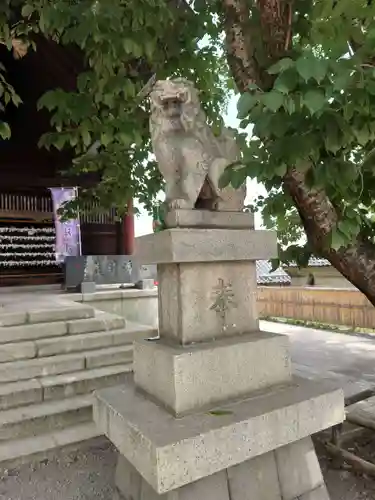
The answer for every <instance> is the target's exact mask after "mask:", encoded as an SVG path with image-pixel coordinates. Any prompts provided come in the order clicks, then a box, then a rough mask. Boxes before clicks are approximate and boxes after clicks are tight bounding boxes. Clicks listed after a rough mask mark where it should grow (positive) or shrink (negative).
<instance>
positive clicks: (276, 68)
mask: <svg viewBox="0 0 375 500" xmlns="http://www.w3.org/2000/svg"><path fill="white" fill-rule="evenodd" d="M294 64H295V63H294V61H293V59H290V57H285V58H284V59H280V61H278V62H277V63H276V64H273V65H272V66H271V67H270V68H268V70H267V71H268V73H269V74H270V75H277V74H279V73H282V72H283V71H286V70H287V69H289V68H293V67H294Z"/></svg>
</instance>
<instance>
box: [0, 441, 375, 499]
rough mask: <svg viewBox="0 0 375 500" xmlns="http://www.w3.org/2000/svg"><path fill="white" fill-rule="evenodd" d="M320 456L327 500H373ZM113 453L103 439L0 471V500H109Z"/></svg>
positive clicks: (369, 445)
mask: <svg viewBox="0 0 375 500" xmlns="http://www.w3.org/2000/svg"><path fill="white" fill-rule="evenodd" d="M361 451H363V453H364V455H365V457H366V458H370V457H371V458H372V456H374V455H375V445H374V443H373V440H371V442H370V441H367V442H366V443H365V444H364V448H363V449H362V450H361ZM318 453H319V454H320V459H321V464H322V469H323V472H324V475H325V478H326V483H327V486H328V489H329V492H330V495H331V500H374V499H375V481H373V480H372V479H370V478H366V477H363V476H358V475H355V474H353V473H352V472H350V471H349V470H345V469H342V468H341V469H335V468H333V466H332V463H331V461H330V460H329V459H328V458H327V457H326V456H324V453H322V451H321V450H320V449H318ZM115 462H116V453H115V450H114V449H113V447H112V446H111V444H110V443H109V442H108V441H105V440H104V439H102V438H101V439H96V440H92V441H90V442H89V443H87V444H86V445H85V446H84V447H82V448H81V449H80V451H78V452H77V451H75V452H72V451H65V450H61V451H60V452H59V453H58V454H56V457H55V458H53V459H51V460H47V459H46V460H42V461H35V462H33V463H31V464H27V465H22V466H21V467H18V468H16V469H11V470H8V471H4V470H3V471H1V470H0V473H1V472H2V476H1V477H0V498H1V500H95V499H98V500H112V496H113V492H114V490H113V474H114V468H115Z"/></svg>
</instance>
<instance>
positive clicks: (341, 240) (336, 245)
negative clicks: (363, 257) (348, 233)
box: [331, 229, 347, 250]
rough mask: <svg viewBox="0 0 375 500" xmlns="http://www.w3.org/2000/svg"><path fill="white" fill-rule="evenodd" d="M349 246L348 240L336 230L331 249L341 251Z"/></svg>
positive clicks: (332, 234) (332, 236) (332, 235)
mask: <svg viewBox="0 0 375 500" xmlns="http://www.w3.org/2000/svg"><path fill="white" fill-rule="evenodd" d="M346 244H347V239H346V238H345V235H343V234H342V233H341V232H340V231H339V230H337V229H334V230H333V231H332V233H331V248H332V249H333V250H339V249H340V248H341V247H344V246H345V245H346Z"/></svg>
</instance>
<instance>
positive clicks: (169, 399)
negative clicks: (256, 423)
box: [134, 331, 292, 415]
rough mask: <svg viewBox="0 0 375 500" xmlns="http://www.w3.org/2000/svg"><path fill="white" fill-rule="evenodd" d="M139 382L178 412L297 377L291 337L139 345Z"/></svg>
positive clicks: (136, 355)
mask: <svg viewBox="0 0 375 500" xmlns="http://www.w3.org/2000/svg"><path fill="white" fill-rule="evenodd" d="M134 372H135V383H136V385H137V386H138V387H140V388H141V389H142V390H143V391H145V392H147V393H148V394H150V395H152V398H154V399H155V400H157V401H159V402H161V404H162V405H164V406H165V407H167V408H168V409H170V410H171V411H172V412H173V413H174V414H175V415H183V414H186V413H188V412H192V411H197V409H199V408H202V407H203V408H204V407H207V406H208V405H210V406H211V407H212V405H214V404H221V403H222V402H223V401H225V402H227V401H228V399H231V400H233V399H235V398H240V397H246V396H248V395H249V394H252V393H253V392H254V391H257V390H260V389H264V388H266V387H270V386H272V385H279V384H284V383H287V382H289V381H290V380H291V377H292V375H291V372H292V370H291V361H290V356H289V338H288V337H287V336H286V335H276V334H272V333H266V332H260V331H259V332H254V333H249V334H247V335H241V336H239V337H235V338H229V339H221V340H218V341H214V342H206V343H198V344H193V345H190V346H186V347H182V346H178V345H177V346H176V345H169V344H167V343H165V342H164V341H163V339H159V340H155V341H153V342H150V341H147V340H146V341H139V342H136V343H135V344H134Z"/></svg>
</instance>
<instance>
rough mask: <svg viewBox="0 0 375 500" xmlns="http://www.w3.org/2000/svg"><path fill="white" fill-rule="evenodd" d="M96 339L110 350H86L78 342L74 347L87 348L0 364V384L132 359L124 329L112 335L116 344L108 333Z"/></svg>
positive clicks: (126, 333)
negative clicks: (106, 336)
mask: <svg viewBox="0 0 375 500" xmlns="http://www.w3.org/2000/svg"><path fill="white" fill-rule="evenodd" d="M99 340H100V341H101V342H100V343H99V342H97V343H96V344H100V345H104V346H105V345H108V347H109V348H110V350H109V351H108V348H104V349H92V350H89V347H88V346H86V344H84V345H82V344H78V345H77V346H75V347H76V350H78V351H79V348H80V347H82V349H84V348H85V346H86V349H88V350H86V351H84V350H82V351H80V352H73V353H72V354H62V355H58V356H48V357H42V358H36V359H28V360H26V361H15V362H11V363H0V384H7V383H11V382H18V381H21V380H30V379H33V378H39V377H47V376H54V375H62V374H64V373H72V372H78V371H80V370H85V369H86V368H93V367H95V366H97V367H98V366H105V361H103V360H108V363H107V366H109V365H113V364H118V363H121V362H132V352H133V348H132V345H131V343H130V342H129V339H128V332H127V331H126V332H121V333H119V335H118V336H117V335H116V336H115V340H117V341H118V344H116V343H114V342H113V340H112V339H111V336H110V335H108V338H104V339H99ZM120 341H121V342H120ZM124 344H125V345H124ZM96 346H97V345H96ZM113 347H115V348H113ZM111 348H112V349H111ZM111 356H112V358H111Z"/></svg>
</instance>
